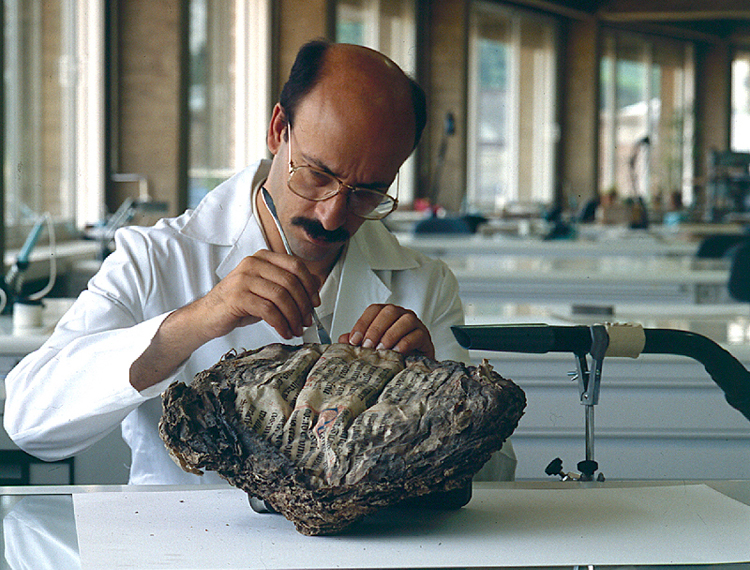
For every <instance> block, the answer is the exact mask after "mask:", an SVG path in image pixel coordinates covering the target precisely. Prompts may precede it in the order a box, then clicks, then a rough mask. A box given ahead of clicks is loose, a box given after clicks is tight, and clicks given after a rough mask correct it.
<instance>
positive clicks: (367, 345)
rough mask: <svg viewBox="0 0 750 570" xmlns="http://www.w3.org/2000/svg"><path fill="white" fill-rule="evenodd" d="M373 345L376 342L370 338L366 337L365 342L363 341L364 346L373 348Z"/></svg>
mask: <svg viewBox="0 0 750 570" xmlns="http://www.w3.org/2000/svg"><path fill="white" fill-rule="evenodd" d="M373 346H375V343H374V342H373V341H372V340H371V339H369V338H366V339H365V342H363V343H362V348H372V347H373Z"/></svg>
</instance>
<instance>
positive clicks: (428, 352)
mask: <svg viewBox="0 0 750 570" xmlns="http://www.w3.org/2000/svg"><path fill="white" fill-rule="evenodd" d="M393 350H395V351H396V352H400V353H401V354H403V355H404V356H408V355H409V354H414V353H420V354H424V355H425V356H428V357H429V358H432V359H434V358H435V346H434V345H433V344H432V338H431V337H430V333H429V332H428V331H427V330H425V329H421V328H418V329H415V330H413V331H411V332H410V333H409V334H407V335H406V336H404V337H403V338H402V339H401V340H399V341H398V343H397V344H396V346H394V347H393Z"/></svg>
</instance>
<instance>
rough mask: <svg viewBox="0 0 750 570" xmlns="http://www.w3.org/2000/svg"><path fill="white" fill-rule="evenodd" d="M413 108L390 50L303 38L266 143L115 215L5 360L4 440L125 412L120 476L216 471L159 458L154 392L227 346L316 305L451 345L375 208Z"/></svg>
mask: <svg viewBox="0 0 750 570" xmlns="http://www.w3.org/2000/svg"><path fill="white" fill-rule="evenodd" d="M423 126H424V95H423V93H422V92H421V90H420V89H419V88H418V87H417V86H416V84H415V83H414V82H413V81H411V80H410V79H409V78H408V77H407V76H406V75H405V74H404V73H403V72H402V71H401V70H400V69H399V68H398V67H397V66H396V65H395V64H394V63H393V62H392V61H390V60H389V59H387V58H386V57H384V56H383V55H381V54H379V53H377V52H375V51H372V50H369V49H366V48H362V47H358V46H351V45H336V44H333V45H331V44H327V43H325V42H311V43H310V44H307V45H306V46H304V47H303V48H302V49H301V50H300V53H299V54H298V56H297V59H296V61H295V64H294V66H293V68H292V71H291V74H290V78H289V81H288V82H287V84H286V85H285V86H284V89H283V91H282V94H281V97H280V100H279V103H278V104H277V105H276V106H275V107H274V109H273V113H272V117H271V121H270V125H269V129H268V135H267V144H268V148H269V150H270V151H271V154H272V155H273V159H272V161H270V163H269V161H261V162H260V163H259V164H256V165H254V166H251V167H249V168H247V169H245V170H243V171H242V172H240V173H239V174H237V175H236V176H234V177H233V178H231V179H230V180H228V181H227V182H225V183H223V184H221V185H220V186H219V187H217V188H216V189H215V190H213V191H212V192H210V193H209V194H208V195H207V196H206V198H205V199H204V200H203V201H202V202H201V203H200V204H199V205H198V206H197V208H196V209H195V211H188V212H186V213H185V214H183V215H182V216H179V217H177V218H174V219H169V220H162V221H160V222H159V223H158V224H157V225H156V226H155V227H153V228H126V229H124V230H121V231H120V232H118V235H117V236H116V244H117V247H116V250H115V252H114V253H113V254H112V255H111V256H109V257H108V258H107V259H106V260H105V262H104V264H103V266H102V268H101V270H100V271H99V273H98V274H97V275H96V276H95V277H94V278H93V279H92V280H91V282H90V283H89V287H88V289H87V290H86V291H84V292H83V293H82V294H81V296H80V298H79V299H78V300H77V302H76V303H75V304H74V306H73V307H72V308H71V310H70V311H69V313H68V314H67V315H66V316H65V317H64V318H63V320H62V321H61V322H60V324H59V325H58V327H57V328H56V330H55V332H54V333H53V335H52V336H51V338H50V339H49V340H48V341H47V342H46V343H45V345H44V346H43V347H42V348H40V349H39V350H38V351H37V352H36V353H34V354H32V355H29V356H28V357H27V358H26V359H24V361H22V362H21V363H20V364H19V366H18V367H16V369H14V370H13V371H12V373H11V374H9V376H8V377H7V379H6V386H7V400H6V412H5V427H6V430H7V431H8V433H9V434H10V435H11V437H12V438H13V439H14V441H15V442H16V443H17V444H18V445H19V446H20V447H21V448H22V449H25V450H26V451H28V452H29V453H32V454H34V455H37V456H39V457H41V458H43V459H58V458H62V457H66V456H70V455H73V454H75V453H78V452H80V451H81V450H83V449H85V448H86V447H87V446H89V445H90V444H92V443H94V442H95V441H97V440H98V439H99V438H101V437H102V436H104V435H105V434H106V433H108V432H109V431H111V430H112V429H114V428H116V427H117V425H119V424H122V432H123V438H124V439H125V441H126V442H127V443H128V445H129V446H130V448H131V450H132V463H131V472H130V482H131V483H134V484H164V483H183V484H184V483H197V482H204V483H216V482H218V481H219V480H220V479H219V478H218V476H216V475H215V474H207V475H206V476H204V477H202V478H199V477H197V476H195V475H191V474H187V473H184V472H183V471H182V470H181V469H180V468H179V467H178V466H176V465H175V464H174V463H173V462H172V461H171V460H170V458H169V457H168V454H167V453H166V450H165V448H164V445H163V444H162V442H161V440H160V439H159V436H158V433H157V424H158V421H159V418H160V416H161V401H160V398H159V397H158V396H159V395H160V394H161V393H162V392H163V390H164V389H165V388H166V387H167V386H168V385H169V384H170V383H171V382H173V381H175V380H181V381H185V382H189V381H190V379H191V378H192V377H193V376H194V375H195V374H196V373H197V372H199V371H201V370H203V369H205V368H208V367H209V366H211V365H212V364H214V363H215V362H216V361H217V360H218V359H219V358H220V357H221V356H222V355H223V354H225V353H226V352H228V351H229V350H231V349H243V348H247V349H251V348H256V347H260V346H264V345H267V344H270V343H273V342H289V343H300V342H303V341H308V342H317V341H318V333H317V330H316V328H315V327H314V326H312V325H313V319H312V311H313V307H316V311H317V314H318V315H320V317H321V320H322V321H323V323H324V325H325V326H326V329H327V330H328V331H329V332H330V333H331V337H332V338H333V339H334V341H336V340H337V341H338V342H348V343H350V344H352V345H361V346H365V347H381V348H389V349H394V350H397V351H400V352H402V353H403V354H409V353H422V354H426V355H428V356H434V357H436V358H438V359H447V358H450V359H455V360H463V361H466V360H467V354H466V353H465V352H464V351H463V350H462V349H461V348H460V347H459V346H458V345H457V343H456V342H455V340H454V339H453V338H452V335H451V332H450V326H451V325H453V324H458V323H461V322H462V320H463V313H462V308H461V303H460V300H459V298H458V286H457V283H456V280H455V277H454V276H453V275H452V274H451V273H450V271H449V270H448V269H447V268H446V266H445V265H444V264H442V263H440V262H436V261H433V260H430V259H428V258H426V257H424V256H422V255H420V254H417V253H415V252H413V251H410V250H407V249H404V248H402V247H400V246H399V244H398V243H397V242H396V240H395V239H394V238H393V237H392V236H391V235H390V234H389V233H388V232H387V230H386V229H385V228H384V226H383V225H382V223H381V222H380V221H379V218H382V217H383V216H384V215H387V214H388V213H389V212H390V211H391V210H392V209H393V208H394V207H395V201H394V200H393V199H392V198H390V197H389V196H388V195H387V193H386V192H387V189H388V188H389V187H390V186H391V185H392V183H393V182H394V181H395V180H396V178H397V174H398V170H399V168H400V166H401V165H402V163H403V162H404V161H405V160H406V158H407V157H408V156H409V154H410V153H411V151H412V149H413V148H414V146H415V145H416V143H417V142H418V140H419V137H420V134H421V131H422V128H423ZM266 191H267V193H268V195H269V196H270V198H271V199H272V201H273V203H274V204H275V206H276V210H277V213H278V219H279V226H278V227H277V225H276V223H275V220H274V218H273V216H272V214H271V209H270V208H269V205H268V204H267V203H266V201H265V200H264V196H263V194H264V192H266ZM281 232H283V234H284V236H285V237H286V239H287V240H288V243H289V247H290V250H291V255H289V254H288V253H287V252H286V249H285V244H284V241H283V237H282V233H281ZM510 463H511V464H512V461H511V462H510Z"/></svg>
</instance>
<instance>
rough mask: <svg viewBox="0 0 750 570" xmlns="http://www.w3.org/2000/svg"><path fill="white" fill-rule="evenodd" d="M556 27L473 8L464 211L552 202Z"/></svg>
mask: <svg viewBox="0 0 750 570" xmlns="http://www.w3.org/2000/svg"><path fill="white" fill-rule="evenodd" d="M556 53H557V25H556V22H555V21H554V20H552V19H548V18H545V17H542V16H540V15H537V14H531V13H527V12H524V11H520V10H515V9H510V8H505V7H500V6H495V5H492V4H490V3H485V2H477V3H475V4H473V5H472V10H471V20H470V36H469V98H468V100H469V122H468V125H469V128H468V156H469V159H468V172H467V176H468V194H467V201H468V205H469V207H471V208H472V209H476V210H479V211H483V212H487V213H490V212H493V211H501V210H502V209H504V208H505V207H506V206H507V205H508V204H513V203H527V204H528V203H536V204H539V203H541V204H549V203H551V202H552V201H553V199H554V170H555V147H556V144H557V139H558V130H557V123H556V104H555V103H556V101H555V98H556V95H555V93H556V88H555V83H556V81H555V79H556V73H557V72H556V59H557V55H556Z"/></svg>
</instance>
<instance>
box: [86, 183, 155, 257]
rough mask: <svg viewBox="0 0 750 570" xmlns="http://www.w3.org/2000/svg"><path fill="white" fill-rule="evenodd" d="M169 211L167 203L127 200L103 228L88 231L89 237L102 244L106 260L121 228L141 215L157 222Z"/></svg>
mask: <svg viewBox="0 0 750 570" xmlns="http://www.w3.org/2000/svg"><path fill="white" fill-rule="evenodd" d="M168 210H169V205H168V204H167V203H166V202H158V201H155V200H150V199H147V200H140V199H138V200H134V199H133V198H125V200H124V201H123V202H122V204H120V207H119V208H117V211H116V212H115V213H114V214H112V215H111V216H110V217H109V219H108V220H107V223H106V224H105V225H104V226H103V227H97V228H93V229H89V230H88V231H87V234H86V235H87V237H88V238H89V239H94V240H97V241H99V242H100V244H101V254H100V255H101V259H104V258H105V257H107V256H108V255H109V254H110V253H111V251H112V250H111V249H110V247H111V244H112V240H113V239H114V237H115V232H116V231H117V230H119V229H120V228H121V227H123V226H126V225H128V224H130V223H131V222H133V220H134V219H135V218H136V216H138V215H141V216H145V217H147V218H151V220H149V221H152V223H153V221H156V219H157V218H161V217H163V216H164V215H166V213H167V212H168Z"/></svg>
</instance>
